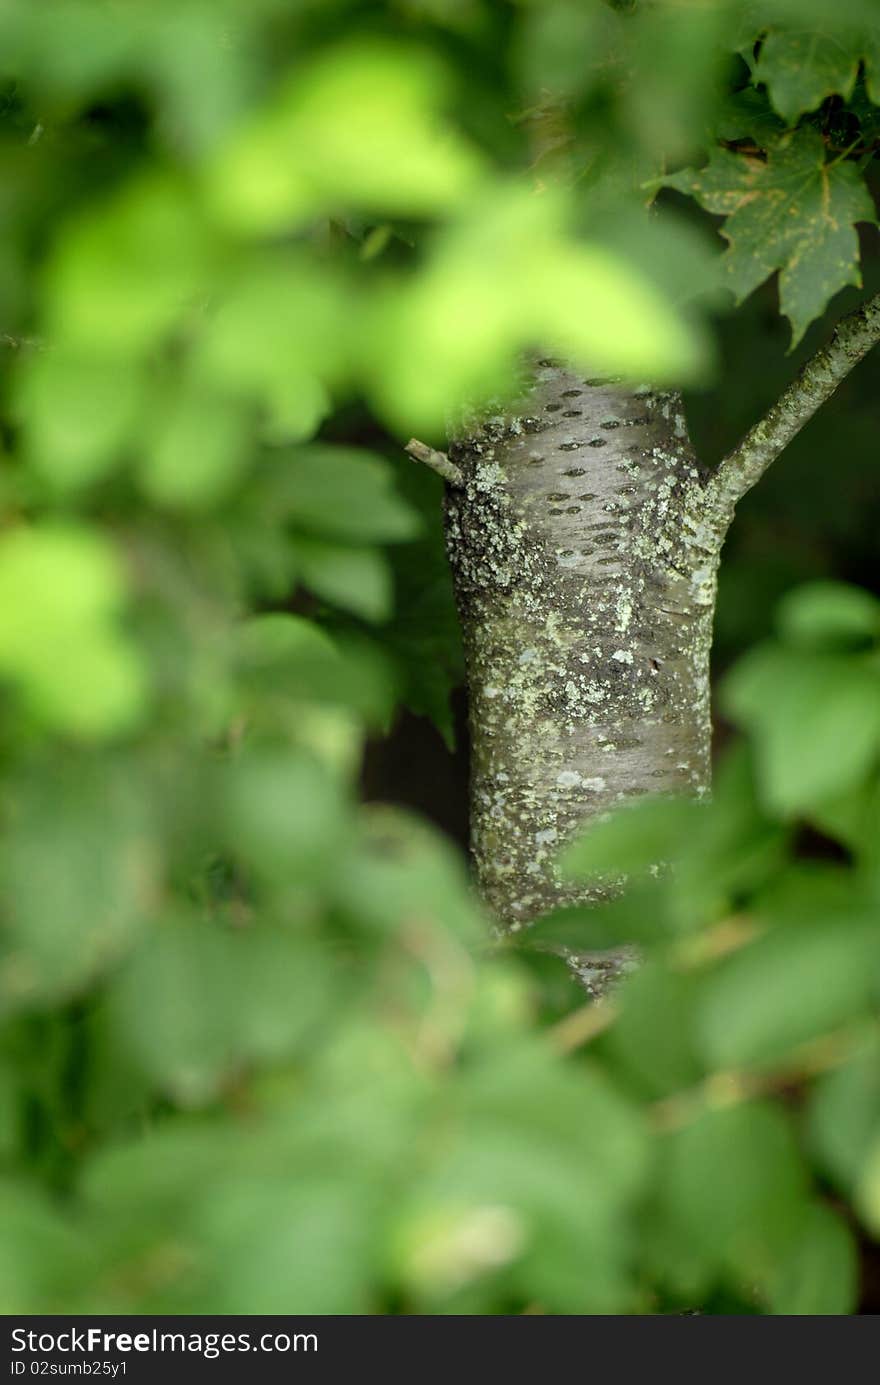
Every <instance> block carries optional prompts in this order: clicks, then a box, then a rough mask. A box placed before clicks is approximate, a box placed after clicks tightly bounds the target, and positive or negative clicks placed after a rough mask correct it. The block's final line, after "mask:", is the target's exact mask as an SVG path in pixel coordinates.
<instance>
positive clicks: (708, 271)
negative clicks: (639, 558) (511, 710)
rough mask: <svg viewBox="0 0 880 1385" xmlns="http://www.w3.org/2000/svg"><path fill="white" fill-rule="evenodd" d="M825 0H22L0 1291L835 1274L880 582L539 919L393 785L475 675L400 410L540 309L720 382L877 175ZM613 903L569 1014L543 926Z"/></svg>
mask: <svg viewBox="0 0 880 1385" xmlns="http://www.w3.org/2000/svg"><path fill="white" fill-rule="evenodd" d="M827 8H828V7H827V5H824V4H820V3H818V0H816V2H815V3H813V2H812V0H809V2H808V0H800V3H798V4H797V5H795V4H794V3H784V0H762V3H756V4H750V5H747V6H743V5H741V4H734V3H731V4H724V3H718V4H696V3H695V4H692V5H691V4H687V5H671V4H665V3H657V4H644V5H635V6H633V5H629V4H622V3H621V4H605V3H600V0H546V3H539V0H531V3H526V0H522V3H507V2H506V0H448V2H447V0H397V3H388V4H384V5H382V4H369V3H358V0H333V3H330V4H328V3H326V0H321V3H317V2H316V3H309V2H308V0H302V2H301V3H298V4H295V5H291V4H290V3H288V0H248V3H244V2H243V0H242V3H237V0H211V3H208V2H207V0H173V3H172V2H171V0H167V3H166V0H143V3H141V2H140V0H138V2H137V3H135V2H134V0H133V2H132V3H130V4H128V5H126V6H125V7H120V6H118V5H115V4H112V3H103V2H102V0H44V3H41V4H40V5H34V4H33V3H31V0H6V3H4V4H3V6H2V8H0V52H2V54H3V73H2V76H3V87H2V93H3V94H2V110H0V166H2V178H0V187H2V193H0V196H2V199H3V211H4V215H3V218H2V232H0V234H2V255H0V329H2V333H3V336H2V346H3V354H4V359H3V370H2V407H3V434H2V437H3V447H4V455H3V470H2V492H0V499H2V506H3V527H2V531H0V679H2V723H0V753H2V781H0V812H2V832H0V879H2V881H3V891H2V911H0V924H2V950H0V1020H2V1028H0V1158H2V1161H3V1163H2V1183H0V1207H2V1223H3V1226H4V1234H3V1238H2V1245H0V1307H2V1308H3V1310H4V1311H6V1312H8V1313H13V1312H40V1311H63V1312H84V1311H90V1312H98V1311H105V1312H126V1311H135V1312H239V1313H250V1312H260V1313H273V1312H274V1313H283V1312H289V1311H297V1312H301V1313H308V1312H317V1313H333V1312H339V1313H357V1312H395V1311H400V1312H413V1311H415V1312H469V1313H492V1312H505V1311H513V1312H516V1311H521V1310H522V1309H524V1308H525V1307H527V1306H529V1305H535V1304H537V1305H538V1306H539V1307H540V1308H542V1309H543V1310H545V1311H547V1312H551V1313H626V1312H654V1311H660V1312H663V1311H674V1310H675V1309H677V1308H678V1307H680V1306H693V1305H694V1304H696V1303H700V1304H703V1305H706V1306H708V1307H709V1308H710V1310H713V1311H732V1312H736V1311H762V1312H770V1313H802V1314H810V1313H845V1312H850V1311H853V1308H854V1304H855V1295H856V1266H855V1242H854V1235H853V1229H852V1228H853V1226H854V1225H859V1226H861V1227H862V1229H863V1231H866V1232H877V1231H878V1229H880V1086H878V1081H877V1072H878V1063H877V1057H878V1035H877V1020H876V1012H877V1002H878V996H880V951H878V938H877V932H876V918H877V911H878V910H877V906H878V902H880V901H878V895H880V861H878V856H877V831H876V826H877V819H878V806H880V804H878V791H880V789H878V786H880V780H878V764H880V642H878V641H880V608H878V606H877V603H876V602H875V601H874V600H873V598H871V597H869V596H868V595H867V594H866V593H862V592H860V591H858V590H856V589H853V588H849V587H846V586H844V585H840V584H838V585H829V584H823V585H821V586H818V587H813V588H810V589H805V590H803V591H801V592H800V593H799V594H798V595H797V596H796V597H793V598H792V599H791V600H790V601H789V602H788V603H787V604H786V605H785V606H784V607H783V609H782V611H781V612H780V617H779V631H778V635H777V636H776V637H775V638H774V640H773V641H772V642H770V643H768V644H767V645H765V646H764V647H761V648H759V649H757V650H755V651H754V652H753V653H752V654H751V655H749V657H748V658H747V659H746V660H745V661H744V662H743V663H742V664H741V665H740V666H739V667H738V668H737V669H735V670H734V672H733V673H732V675H731V676H730V678H729V680H728V682H727V684H726V691H725V699H726V706H727V708H728V710H729V713H730V716H731V717H732V718H733V720H734V721H735V722H736V723H737V724H738V725H740V726H741V727H742V728H743V730H744V732H745V733H746V735H747V739H748V746H747V747H741V748H740V750H739V751H738V752H737V753H736V754H735V755H734V756H733V757H732V758H731V759H730V761H729V762H728V764H727V766H726V769H725V772H724V774H723V775H722V777H721V780H720V783H719V787H718V792H717V796H716V799H715V801H714V802H713V804H712V805H711V806H705V805H703V806H700V805H685V804H681V805H665V804H664V805H660V806H659V807H658V806H657V805H654V804H648V805H645V806H644V807H640V808H638V809H635V810H633V811H632V812H631V813H627V814H625V815H623V816H622V817H620V818H618V819H615V820H614V821H612V822H610V823H608V824H607V826H605V827H603V828H602V829H601V830H600V831H598V832H596V833H595V834H593V835H591V837H590V838H589V840H587V841H585V842H584V843H582V844H579V845H576V846H575V847H573V848H572V852H571V856H570V867H571V869H572V870H573V871H575V872H579V873H581V874H583V875H594V874H596V873H599V874H609V875H611V876H617V875H620V874H624V873H625V874H627V875H628V876H630V877H631V882H632V883H631V887H630V889H629V890H628V892H627V893H626V894H625V895H624V896H623V897H622V898H621V899H620V900H618V901H615V903H613V904H611V905H608V906H607V908H603V909H598V910H594V911H590V912H586V911H579V910H574V911H565V912H564V914H562V915H557V916H551V917H549V918H548V919H546V920H544V921H543V922H542V923H540V924H539V925H538V926H537V928H536V929H535V931H534V933H533V934H531V935H530V938H529V943H530V946H529V947H524V948H522V949H521V950H520V951H519V952H517V953H515V952H514V951H513V949H512V948H508V949H501V948H496V949H492V950H490V949H489V948H488V947H487V941H486V940H487V936H488V935H487V931H486V927H487V926H486V921H485V920H484V919H483V918H482V916H481V914H480V911H479V909H478V907H477V905H476V903H475V902H474V899H473V897H472V894H471V891H470V889H469V886H468V883H467V879H466V876H465V872H464V869H463V865H462V862H461V861H460V860H459V859H458V856H457V854H456V852H455V851H454V850H453V849H452V848H451V847H450V845H449V844H448V843H446V842H445V841H444V840H442V838H441V837H440V836H439V835H438V834H437V833H436V832H434V831H432V830H430V829H428V828H427V827H426V826H425V825H424V824H422V823H420V822H419V821H417V820H415V819H414V818H412V817H411V816H409V815H406V814H404V813H402V812H400V811H397V810H393V809H390V808H388V809H384V808H382V809H380V808H376V807H363V806H359V805H358V802H357V791H356V790H357V772H358V768H359V764H360V760H361V754H362V748H363V744H364V740H365V738H366V737H367V736H368V735H369V734H371V733H374V732H376V731H379V730H382V729H383V728H387V727H388V725H389V724H390V722H391V720H392V718H393V716H394V714H395V710H396V708H397V707H398V706H399V705H400V704H402V703H403V704H406V705H408V706H410V707H411V708H413V709H415V710H416V711H419V712H424V713H428V714H429V715H431V716H433V717H434V719H435V720H436V721H437V722H438V724H439V725H440V726H441V728H442V729H443V730H444V732H445V733H446V734H447V735H448V734H449V733H450V726H451V721H450V714H449V710H448V690H449V688H450V686H451V685H452V684H453V683H454V682H455V681H456V679H457V678H458V676H459V673H460V656H459V652H458V647H457V641H456V635H455V620H454V615H453V612H452V608H451V598H450V594H449V589H448V582H447V579H446V576H445V570H444V568H443V566H442V551H441V542H440V536H439V528H438V518H437V515H438V503H439V495H438V489H439V487H438V485H437V484H436V483H435V478H433V477H431V476H427V475H426V476H420V475H418V474H416V473H414V472H413V470H412V468H411V467H410V464H409V463H407V462H406V461H403V460H401V459H399V458H398V457H397V456H396V453H395V451H394V449H388V448H384V442H383V437H384V435H382V434H381V433H380V431H379V430H378V429H377V427H376V420H378V422H379V423H380V424H382V425H384V427H385V428H386V429H388V430H389V431H390V432H391V433H394V434H397V435H398V436H399V437H400V438H401V440H403V437H404V434H405V432H406V431H408V430H410V429H414V428H421V429H425V430H427V431H429V432H431V431H433V432H435V433H437V432H439V431H440V430H441V429H442V424H443V420H444V417H445V414H446V411H447V410H448V409H450V408H455V407H457V406H459V405H461V403H462V402H463V401H473V400H474V399H478V398H480V397H483V396H487V395H489V394H491V393H492V392H503V391H504V390H505V388H507V387H508V386H509V384H510V382H511V379H512V376H513V373H514V371H515V363H516V360H517V357H518V354H519V353H520V352H521V351H522V350H523V349H527V348H530V347H532V346H534V345H536V344H541V345H542V346H543V347H544V348H545V349H553V350H558V351H561V352H564V353H565V354H567V355H570V356H573V357H575V358H578V359H580V360H583V361H585V362H587V363H589V364H590V365H591V366H592V367H593V368H594V369H596V370H598V371H606V372H614V373H623V374H625V375H627V376H631V377H637V376H638V377H641V376H647V377H650V378H652V379H654V380H657V381H671V382H682V381H687V380H695V379H699V378H700V375H701V373H703V374H704V375H705V372H706V371H707V370H708V369H709V368H710V365H709V362H710V357H711V336H710V334H709V333H708V330H707V326H706V308H707V306H708V307H712V308H716V309H717V308H718V307H719V305H721V304H723V302H724V299H723V293H724V287H725V285H726V286H727V287H729V288H732V289H733V290H734V293H735V294H736V295H737V296H738V297H743V296H745V295H746V294H748V293H750V292H751V291H752V290H753V289H754V288H756V287H757V286H758V284H759V283H760V282H761V281H762V280H763V279H765V278H766V277H767V276H768V275H770V274H772V273H773V272H775V271H777V270H778V271H780V275H781V280H780V286H781V294H782V308H783V311H784V312H786V313H787V314H788V316H789V317H790V318H791V321H792V324H793V327H794V333H795V337H796V338H799V337H800V336H801V334H802V333H803V331H804V330H805V328H806V327H807V326H808V325H809V323H810V322H811V321H812V320H813V319H814V318H816V317H817V316H818V315H819V314H820V313H821V312H822V311H823V309H824V308H825V306H826V304H827V302H828V301H829V299H830V298H831V297H832V296H833V295H834V294H835V293H836V292H837V290H838V289H840V288H842V287H843V286H844V285H846V284H852V283H856V282H858V273H859V271H858V242H857V238H856V233H855V231H854V229H853V228H854V227H855V226H856V225H858V224H863V223H868V222H870V221H872V220H873V219H874V215H875V214H874V204H873V201H872V198H871V195H870V191H869V186H870V176H871V159H872V157H873V153H874V149H875V146H876V141H877V138H878V133H880V125H878V110H880V89H878V81H880V78H878V58H877V53H878V51H880V49H878V34H877V25H876V22H875V19H874V17H873V6H872V5H871V4H868V3H867V2H866V3H859V0H845V2H844V3H839V4H837V5H835V7H834V16H833V19H831V18H829V16H828V14H827ZM707 159H708V162H706V160H707ZM661 187H666V188H671V189H674V190H677V192H678V193H679V194H681V193H687V194H690V195H691V196H692V197H693V198H695V199H697V200H698V201H699V202H700V203H701V204H702V205H703V206H704V207H706V208H707V209H708V210H709V211H710V212H711V213H713V214H714V215H716V216H720V217H723V218H724V221H723V225H722V234H723V235H724V236H725V238H726V239H728V240H729V242H730V249H729V250H728V251H727V252H726V253H725V255H724V256H722V257H720V258H719V257H716V255H715V247H714V244H713V238H712V234H711V231H710V229H709V228H707V226H706V225H705V223H703V222H702V221H701V222H699V223H698V222H697V221H696V220H695V218H694V216H693V215H692V214H691V213H692V209H690V210H689V209H688V206H687V204H685V202H684V200H683V199H682V198H681V197H678V198H676V197H675V196H674V195H673V194H672V193H670V192H661V194H660V197H659V200H658V205H657V208H656V209H655V210H654V211H653V212H652V213H650V214H649V213H648V212H647V210H646V205H647V204H648V203H649V202H651V201H652V200H653V199H654V196H655V194H656V193H657V192H658V190H660V189H661ZM366 410H369V411H370V420H371V421H370V422H369V423H368V424H365V423H364V422H363V420H364V418H365V417H366ZM352 419H354V420H355V422H354V423H352ZM359 430H360V431H359ZM352 434H354V435H355V436H356V437H358V438H359V439H360V441H365V442H366V443H368V444H369V445H368V446H363V447H360V446H355V445H354V444H352V442H351V441H350V439H351V436H352ZM383 448H384V450H383ZM386 452H389V453H390V455H386ZM293 594H295V596H294V595H293ZM804 825H806V826H808V827H809V828H810V829H812V830H814V831H821V832H822V833H824V834H826V836H827V838H828V839H829V840H830V841H832V842H833V843H835V844H837V848H838V850H839V852H840V855H841V857H842V860H841V862H840V863H839V864H833V865H832V864H816V863H815V862H814V863H812V864H807V863H804V862H801V861H800V860H799V859H798V857H797V851H796V846H797V832H798V831H799V830H800V829H801V828H802V827H803V826H804ZM658 859H665V860H669V861H672V862H673V864H674V870H672V871H670V872H669V873H664V874H662V875H659V876H658V874H657V873H656V871H655V870H654V866H655V863H656V861H657V860H658ZM622 940H626V941H630V940H636V941H638V942H640V943H641V944H642V945H643V947H644V950H645V956H646V961H645V964H644V966H643V967H642V968H641V969H640V970H639V971H638V972H636V973H635V974H634V975H633V976H632V977H631V978H630V979H629V980H628V981H627V983H626V984H625V986H624V987H623V988H622V990H621V993H620V996H619V998H618V999H617V1000H616V1001H615V1004H614V1007H613V1010H612V1009H611V1008H610V1007H609V1010H608V1013H607V1014H606V1015H604V1016H603V1018H602V1020H601V1025H597V1022H596V1018H595V1014H594V1013H593V1012H591V1014H590V1017H588V1018H587V1020H586V1026H587V1028H586V1030H585V1031H584V1033H581V1031H580V1030H579V1028H578V1026H580V1025H582V1024H583V1023H584V1016H583V1015H582V1013H581V1011H580V1009H579V1002H578V997H577V993H576V992H575V991H574V989H573V987H571V986H569V985H568V983H567V982H563V987H564V989H563V990H560V983H559V979H558V978H559V976H560V974H561V968H559V966H558V964H557V963H555V962H554V963H553V964H552V967H553V968H555V970H553V971H552V973H551V971H549V970H548V968H547V966H546V965H545V964H546V962H547V959H546V957H545V956H544V954H543V953H542V952H541V950H540V949H541V947H542V946H546V945H549V944H560V945H563V946H570V947H578V946H581V947H591V946H608V945H613V944H616V943H619V942H621V941H622ZM553 978H556V979H555V980H554V979H553ZM600 1028H601V1032H599V1030H600ZM579 1036H580V1037H579ZM587 1038H590V1039H591V1042H590V1046H589V1049H588V1050H586V1056H585V1055H584V1052H582V1051H581V1049H582V1043H583V1042H586V1040H587ZM793 1081H798V1082H800V1083H801V1084H802V1089H803V1093H804V1099H803V1104H802V1109H798V1110H797V1111H792V1110H791V1109H789V1107H788V1106H787V1105H786V1103H785V1102H784V1101H782V1100H779V1099H778V1098H779V1093H780V1092H781V1091H784V1090H786V1083H789V1084H790V1083H791V1082H793ZM828 1186H830V1187H831V1188H832V1189H833V1191H834V1196H835V1199H836V1201H837V1202H838V1204H842V1205H844V1206H845V1207H846V1208H847V1209H848V1211H847V1215H846V1216H844V1215H842V1214H841V1213H840V1211H838V1210H834V1209H833V1208H832V1206H831V1205H830V1203H829V1201H828V1199H827V1198H826V1197H825V1196H824V1190H825V1188H826V1187H828ZM744 1305H746V1307H745V1309H744Z"/></svg>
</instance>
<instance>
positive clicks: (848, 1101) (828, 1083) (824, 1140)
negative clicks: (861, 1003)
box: [808, 1039, 880, 1194]
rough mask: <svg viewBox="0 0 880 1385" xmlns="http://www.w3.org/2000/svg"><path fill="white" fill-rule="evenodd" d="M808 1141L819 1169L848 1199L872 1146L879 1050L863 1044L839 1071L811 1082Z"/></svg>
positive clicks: (878, 1129)
mask: <svg viewBox="0 0 880 1385" xmlns="http://www.w3.org/2000/svg"><path fill="white" fill-rule="evenodd" d="M808 1129H809V1140H810V1145H811V1147H812V1149H813V1150H814V1151H815V1153H816V1156H817V1158H818V1160H819V1164H820V1167H821V1168H823V1169H824V1170H825V1171H826V1172H827V1173H828V1174H829V1175H830V1176H831V1178H832V1179H833V1180H834V1182H835V1184H836V1185H837V1187H839V1188H840V1189H841V1190H842V1191H843V1192H844V1193H848V1194H851V1193H852V1191H853V1189H854V1188H855V1186H856V1184H857V1183H858V1180H859V1178H860V1176H861V1173H862V1170H863V1168H864V1167H865V1164H866V1162H867V1159H868V1154H869V1151H870V1149H871V1147H872V1143H873V1141H874V1140H875V1139H876V1138H877V1136H878V1135H880V1044H878V1043H877V1041H876V1039H875V1040H874V1041H873V1042H867V1043H865V1045H864V1047H863V1048H862V1049H861V1051H859V1052H857V1053H856V1054H855V1055H854V1056H853V1058H852V1059H851V1060H850V1061H849V1062H848V1063H844V1064H843V1065H842V1066H841V1067H838V1068H835V1069H833V1070H832V1071H831V1072H828V1073H825V1074H824V1075H823V1076H822V1077H820V1078H819V1079H818V1081H817V1082H816V1085H815V1088H814V1090H813V1093H812V1096H811V1098H810V1106H809V1127H808Z"/></svg>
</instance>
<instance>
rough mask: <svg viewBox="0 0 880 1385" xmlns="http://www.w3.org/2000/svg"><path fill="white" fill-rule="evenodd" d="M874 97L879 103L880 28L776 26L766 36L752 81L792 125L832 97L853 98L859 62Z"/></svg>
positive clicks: (871, 96)
mask: <svg viewBox="0 0 880 1385" xmlns="http://www.w3.org/2000/svg"><path fill="white" fill-rule="evenodd" d="M862 63H864V65H865V83H866V88H867V91H868V94H869V96H870V98H871V100H872V101H875V102H878V103H880V32H878V31H877V30H875V29H863V30H854V31H852V32H850V33H846V32H841V31H840V30H837V29H835V30H828V31H825V30H822V29H816V28H812V29H809V30H798V29H795V28H788V27H785V28H773V29H771V30H770V31H769V33H767V34H766V35H765V36H764V39H763V42H762V44H761V51H760V55H759V57H758V60H757V63H756V64H755V67H754V74H753V75H754V79H755V81H756V82H762V83H764V84H765V85H766V87H767V91H768V92H769V95H770V100H771V101H772V103H773V107H774V109H775V110H777V111H778V112H779V114H780V115H781V116H783V117H784V118H785V119H786V120H787V121H788V122H789V123H791V124H793V123H794V122H795V121H796V120H797V118H798V117H799V116H800V115H802V114H803V113H804V112H805V111H814V110H816V109H817V107H819V106H821V104H822V102H823V101H824V100H826V98H827V97H829V96H842V97H843V98H844V100H846V101H848V100H849V98H850V97H851V96H852V93H853V89H854V87H855V84H856V78H857V76H858V73H859V66H860V64H862Z"/></svg>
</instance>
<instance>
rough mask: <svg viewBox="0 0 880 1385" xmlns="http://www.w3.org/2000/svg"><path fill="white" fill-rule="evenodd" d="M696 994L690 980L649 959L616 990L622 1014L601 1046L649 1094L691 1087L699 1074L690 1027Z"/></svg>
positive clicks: (664, 1094) (701, 1073) (654, 1095)
mask: <svg viewBox="0 0 880 1385" xmlns="http://www.w3.org/2000/svg"><path fill="white" fill-rule="evenodd" d="M695 994H696V986H695V984H694V982H693V980H692V978H690V977H685V976H681V975H679V974H677V973H675V972H673V971H670V970H669V969H667V968H666V967H664V966H663V965H662V964H661V963H659V962H651V961H649V962H647V963H646V964H645V965H643V966H642V967H640V968H639V970H638V971H636V972H634V973H633V975H632V976H628V977H627V978H626V980H625V981H624V982H623V983H622V985H621V986H620V989H619V991H618V992H617V996H618V999H619V1002H620V1012H619V1014H618V1016H617V1019H616V1020H615V1022H614V1024H613V1025H612V1026H611V1028H610V1030H609V1031H608V1034H607V1035H606V1037H605V1040H604V1046H605V1048H606V1049H607V1052H608V1054H609V1055H610V1057H611V1058H612V1060H613V1061H614V1063H615V1064H619V1065H620V1066H621V1067H622V1068H623V1070H624V1071H625V1072H626V1073H627V1074H628V1075H629V1076H630V1077H631V1078H632V1079H633V1080H635V1082H637V1083H638V1086H639V1089H640V1090H642V1091H644V1092H645V1094H646V1095H647V1096H649V1097H663V1096H668V1095H669V1094H670V1093H671V1092H675V1091H680V1090H683V1089H685V1088H687V1087H692V1086H694V1085H695V1084H696V1083H697V1082H698V1081H699V1080H700V1078H701V1076H702V1075H703V1069H702V1066H701V1064H700V1061H699V1058H698V1055H697V1044H696V1035H695V1026H694V999H695Z"/></svg>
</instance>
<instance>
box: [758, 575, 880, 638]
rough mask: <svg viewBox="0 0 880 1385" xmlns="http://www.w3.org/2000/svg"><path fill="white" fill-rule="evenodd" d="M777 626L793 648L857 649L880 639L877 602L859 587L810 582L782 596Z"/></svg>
mask: <svg viewBox="0 0 880 1385" xmlns="http://www.w3.org/2000/svg"><path fill="white" fill-rule="evenodd" d="M777 624H778V626H779V633H780V635H781V636H782V638H783V640H785V642H786V644H790V645H793V646H794V647H795V648H800V649H852V648H856V649H858V648H860V647H862V646H863V645H865V644H869V643H873V642H874V641H875V640H876V639H877V638H878V636H880V601H878V600H877V598H876V597H875V596H872V595H871V594H870V592H866V591H865V590H864V588H862V587H850V586H847V585H846V584H845V583H843V582H810V583H807V584H806V585H804V586H800V587H797V588H795V590H794V591H792V592H790V593H789V594H788V595H787V596H785V597H783V599H782V601H781V602H780V604H779V609H778V613H777Z"/></svg>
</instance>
